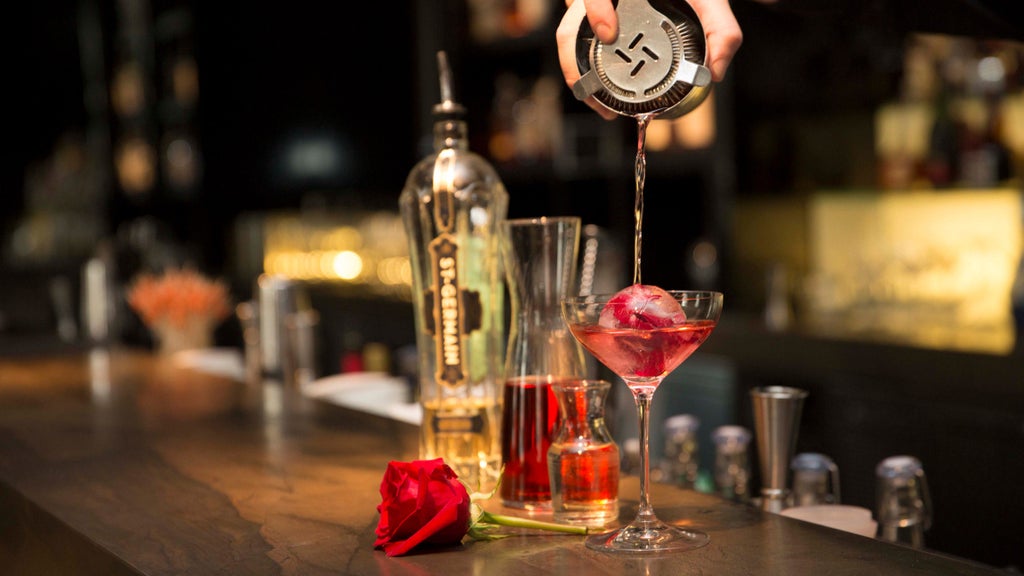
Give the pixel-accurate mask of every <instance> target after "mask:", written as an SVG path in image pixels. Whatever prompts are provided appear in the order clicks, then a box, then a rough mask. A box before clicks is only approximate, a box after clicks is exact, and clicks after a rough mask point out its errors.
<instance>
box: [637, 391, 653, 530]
mask: <svg viewBox="0 0 1024 576" xmlns="http://www.w3.org/2000/svg"><path fill="white" fill-rule="evenodd" d="M653 396H654V392H653V391H650V392H645V391H643V390H640V391H637V392H635V393H634V394H633V398H634V400H636V415H637V421H638V422H639V425H640V508H639V509H638V510H637V513H636V519H637V521H639V522H649V521H654V520H656V518H655V517H654V508H652V507H651V497H650V494H649V492H648V489H649V487H650V485H651V446H650V438H651V435H650V424H651V399H652V398H653Z"/></svg>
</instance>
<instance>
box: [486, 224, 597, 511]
mask: <svg viewBox="0 0 1024 576" xmlns="http://www.w3.org/2000/svg"><path fill="white" fill-rule="evenodd" d="M501 230H502V236H501V238H502V255H503V256H504V263H505V272H506V280H507V284H508V289H509V302H510V304H511V312H512V323H511V327H510V329H509V342H508V349H507V351H506V356H505V390H504V396H503V398H504V404H503V407H502V425H501V428H502V431H501V432H502V433H501V455H502V464H503V466H504V472H503V475H502V480H501V489H500V492H501V499H502V503H504V504H505V505H506V506H510V507H513V508H521V509H526V510H547V509H550V507H551V484H550V481H549V478H548V460H547V454H548V446H550V445H551V440H552V438H553V437H554V435H555V432H556V431H557V423H558V405H557V402H556V400H555V396H554V392H553V391H552V389H551V385H552V384H553V383H556V382H564V381H569V382H576V381H579V380H582V379H583V376H584V360H583V349H582V348H581V347H580V345H579V343H578V342H576V339H575V338H573V337H572V335H571V334H570V333H569V329H568V328H567V327H566V326H565V322H564V321H563V320H562V316H561V313H560V310H559V307H560V305H561V299H562V298H563V297H564V296H566V294H567V293H568V290H569V289H570V288H569V287H570V286H571V285H572V282H573V279H574V278H575V273H576V251H577V249H578V246H579V238H580V219H579V218H576V217H570V216H567V217H558V218H549V217H541V218H524V219H513V220H507V221H505V222H504V223H503V224H502V226H501Z"/></svg>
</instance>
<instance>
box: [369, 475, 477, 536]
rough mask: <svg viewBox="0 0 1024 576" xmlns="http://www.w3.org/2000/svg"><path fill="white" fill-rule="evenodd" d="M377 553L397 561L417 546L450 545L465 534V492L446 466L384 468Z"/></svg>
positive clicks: (467, 512) (467, 502) (467, 510)
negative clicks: (381, 550)
mask: <svg viewBox="0 0 1024 576" xmlns="http://www.w3.org/2000/svg"><path fill="white" fill-rule="evenodd" d="M380 495H381V498H382V502H381V503H380V505H379V506H377V511H378V512H380V521H379V522H378V523H377V540H376V542H374V543H373V545H374V547H375V548H383V549H384V552H385V553H386V554H387V555H388V556H401V555H403V554H405V553H407V552H408V551H410V550H412V549H413V548H415V547H416V546H418V545H419V544H423V543H426V544H437V545H453V544H458V543H459V542H461V541H462V538H463V536H465V535H466V532H467V531H468V530H469V524H470V517H471V516H470V499H469V493H468V492H467V491H466V487H465V486H464V485H463V484H462V483H461V482H460V481H459V479H458V476H456V474H455V472H454V471H453V470H452V469H451V468H450V467H449V466H448V465H447V464H445V463H444V460H443V459H441V458H437V459H435V460H416V461H413V462H388V468H387V471H385V472H384V479H383V480H382V481H381V483H380Z"/></svg>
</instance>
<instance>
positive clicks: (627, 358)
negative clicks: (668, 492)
mask: <svg viewBox="0 0 1024 576" xmlns="http://www.w3.org/2000/svg"><path fill="white" fill-rule="evenodd" d="M722 301H723V297H722V294H721V293H720V292H711V291H704V290H696V291H682V290H675V291H665V290H662V289H661V288H657V287H654V286H644V285H641V284H634V285H633V286H630V287H629V288H626V289H625V290H622V291H620V292H618V293H616V294H604V295H596V296H577V297H572V298H567V299H566V300H564V301H563V302H562V317H563V318H564V319H565V322H566V324H567V325H568V326H569V330H570V331H571V332H572V334H573V336H575V337H576V339H577V340H579V342H580V344H582V345H583V347H584V348H586V349H587V350H588V351H589V352H590V353H591V354H593V355H594V357H595V358H597V359H598V361H600V362H601V363H602V364H604V365H605V366H607V367H608V369H610V370H611V371H613V372H615V373H616V374H617V375H618V376H619V377H620V378H622V380H623V381H624V382H625V383H626V385H627V386H629V389H630V391H632V393H633V399H634V400H635V402H636V408H637V419H638V420H639V429H640V468H641V477H640V506H639V509H638V510H637V515H636V517H635V518H634V519H633V521H632V522H630V523H629V524H628V525H626V526H623V527H622V528H619V529H618V530H614V531H612V532H609V533H606V534H597V535H594V536H591V537H589V538H587V546H588V547H590V548H593V549H596V550H603V551H607V552H626V553H654V552H669V551H682V550H691V549H694V548H699V547H701V546H704V545H705V544H707V543H708V541H709V538H708V535H707V534H705V533H703V532H699V531H697V530H693V529H690V528H681V527H678V526H672V525H670V524H666V523H665V522H662V521H661V520H659V519H658V518H657V516H656V515H655V514H654V508H653V507H652V506H651V503H650V494H649V484H650V458H649V456H650V452H649V442H648V438H649V430H650V421H649V418H650V408H651V400H652V398H653V397H654V392H655V391H656V390H657V389H658V385H659V384H661V382H662V380H664V379H665V377H666V376H668V375H669V374H670V373H671V372H672V371H673V370H675V369H676V368H677V367H679V365H680V364H682V363H683V361H685V360H686V359H687V358H689V357H690V355H691V354H693V352H694V351H696V350H697V348H699V347H700V345H701V344H703V343H704V341H705V340H707V338H708V336H709V335H710V334H711V332H712V330H714V328H715V326H716V325H717V324H718V319H719V317H720V316H721V313H722Z"/></svg>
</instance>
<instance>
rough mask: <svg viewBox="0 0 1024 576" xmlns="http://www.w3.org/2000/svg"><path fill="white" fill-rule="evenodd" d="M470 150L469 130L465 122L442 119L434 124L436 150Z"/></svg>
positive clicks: (454, 119)
mask: <svg viewBox="0 0 1024 576" xmlns="http://www.w3.org/2000/svg"><path fill="white" fill-rule="evenodd" d="M445 149H455V150H469V128H468V127H467V124H466V122H465V121H464V120H459V119H456V118H442V119H439V120H437V122H434V150H445Z"/></svg>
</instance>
